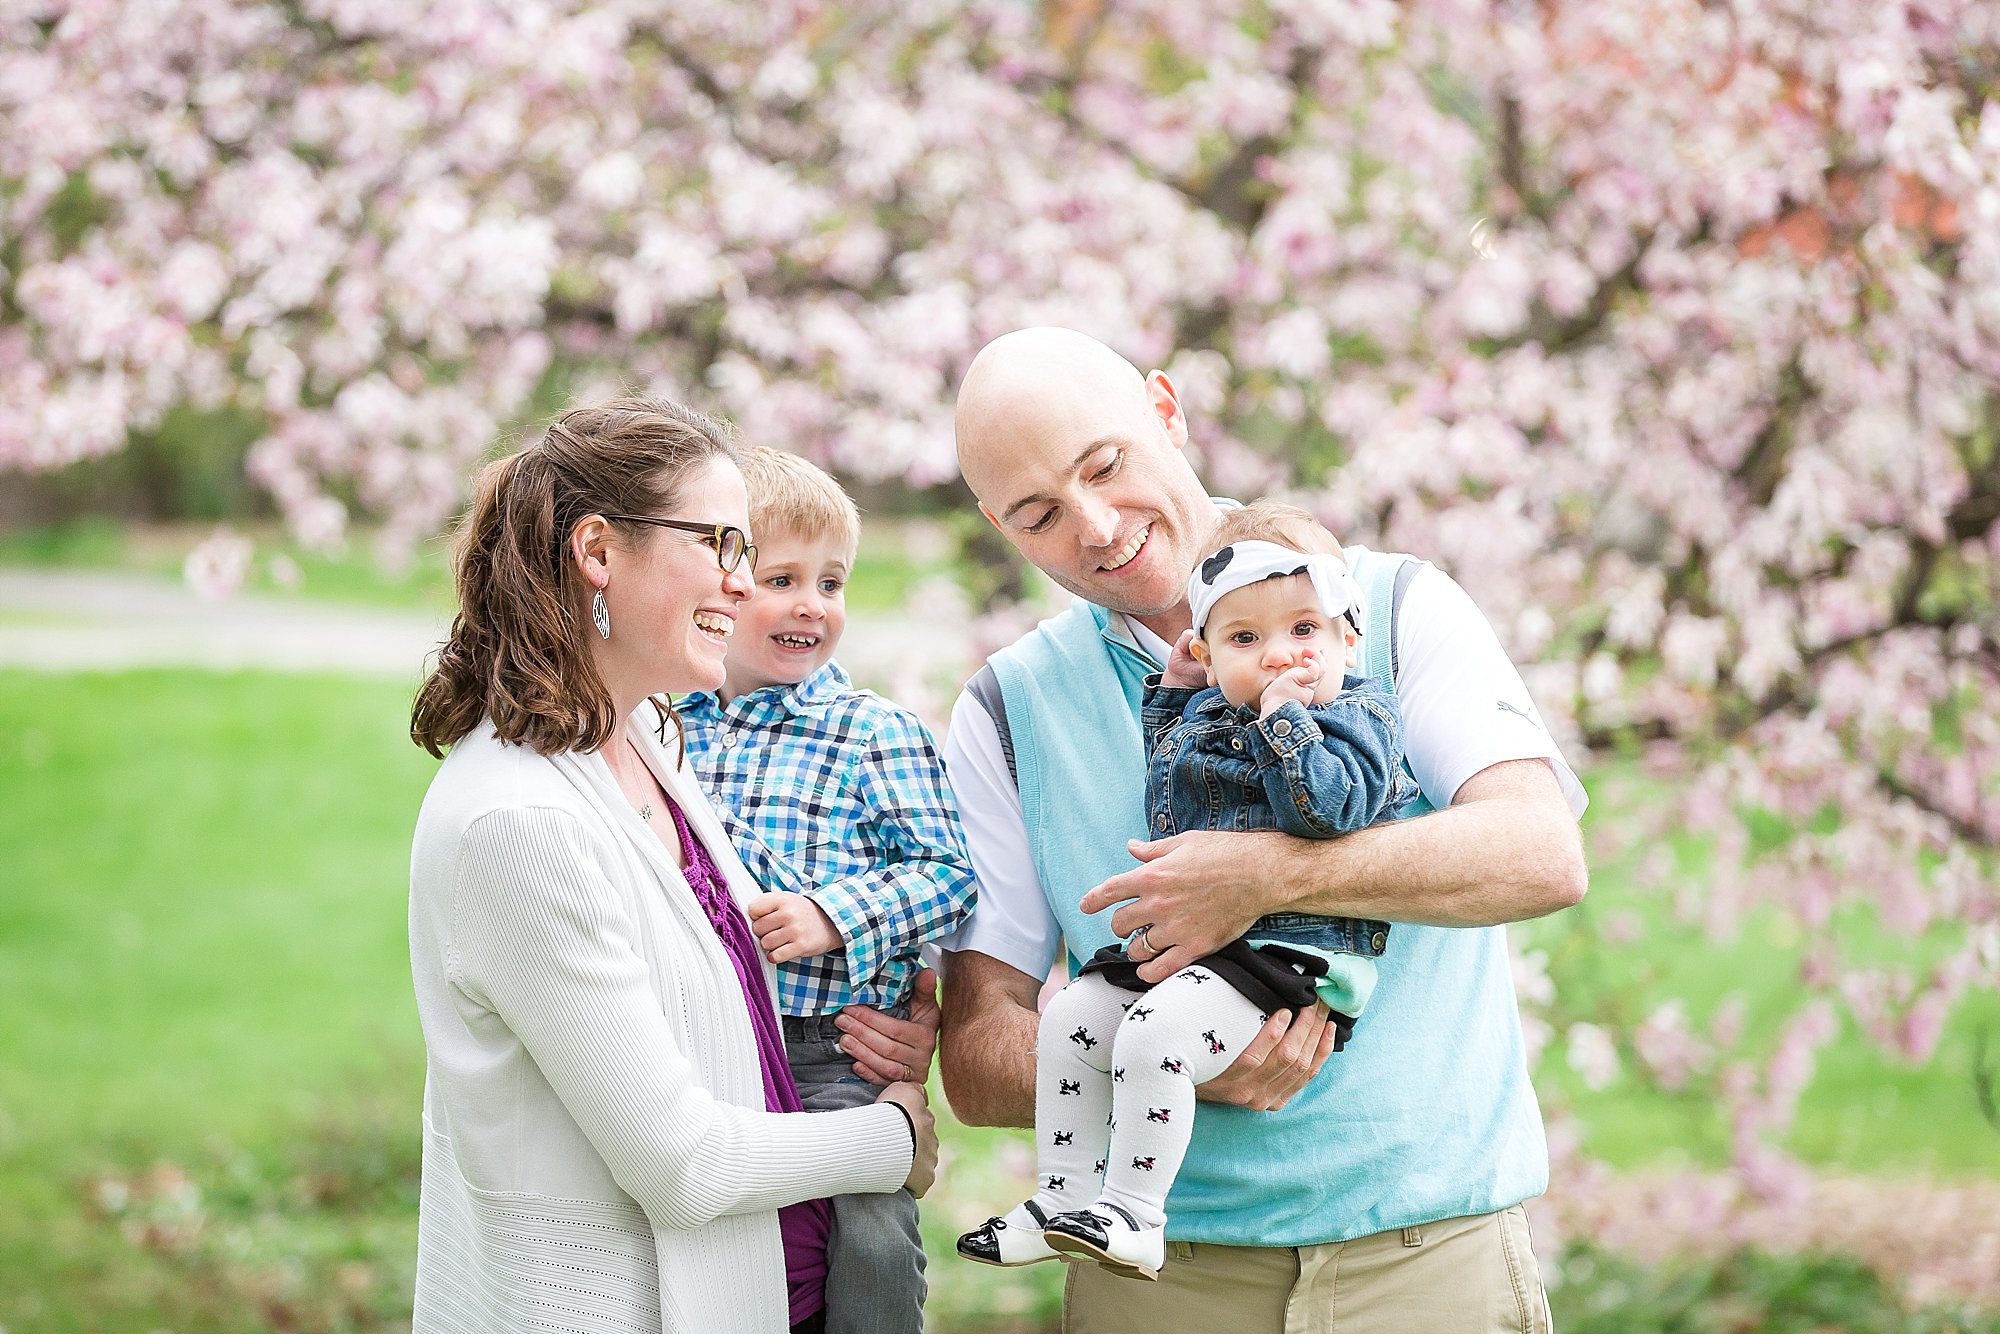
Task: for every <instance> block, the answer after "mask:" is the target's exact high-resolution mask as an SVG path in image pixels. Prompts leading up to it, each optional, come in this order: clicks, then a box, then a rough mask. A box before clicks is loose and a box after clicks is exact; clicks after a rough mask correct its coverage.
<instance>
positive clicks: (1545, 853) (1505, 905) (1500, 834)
mask: <svg viewBox="0 0 2000 1334" xmlns="http://www.w3.org/2000/svg"><path fill="white" fill-rule="evenodd" d="M1277 851H1278V874H1277V875H1276V876H1275V877H1273V888H1274V889H1275V891H1276V893H1277V894H1278V895H1279V897H1280V899H1281V902H1280V903H1279V904H1278V905H1277V909H1278V910H1282V911H1289V912H1306V913H1314V914H1318V915H1321V916H1330V917H1364V918H1380V919H1383V920H1386V921H1392V922H1414V923H1418V924H1421V925H1426V926H1491V925H1493V924H1495V923H1498V922H1518V921H1523V920H1526V919H1527V918H1531V917H1541V916H1544V915H1546V914H1548V913H1552V912H1555V911H1557V910H1559V909H1562V908H1567V907H1569V906H1571V905H1572V904H1575V903H1576V902H1578V901H1579V900H1580V899H1582V898H1583V894H1584V890H1585V887H1586V885H1587V874H1586V871H1585V868H1584V859H1583V845H1582V840H1581V839H1580V837H1579V836H1578V833H1577V827H1576V822H1575V820H1574V819H1573V818H1572V817H1571V815H1570V813H1569V807H1568V803H1567V802H1565V801H1564V800H1563V796H1562V790H1561V789H1560V788H1559V787H1558V786H1557V785H1556V781H1555V775H1554V774H1553V773H1551V772H1550V771H1549V768H1548V766H1547V765H1546V764H1544V763H1542V762H1541V761H1539V760H1516V761H1510V762H1509V763H1506V764H1500V765H1495V766H1494V767H1493V768H1491V769H1488V770H1485V771H1484V772H1482V773H1479V774H1476V775H1474V776H1473V777H1472V778H1470V779H1468V780H1466V783H1465V785H1464V787H1463V788H1461V789H1460V791H1459V794H1458V797H1457V799H1456V800H1455V801H1454V802H1453V803H1452V805H1451V806H1450V807H1448V808H1447V809H1445V810H1442V811H1437V812H1435V813H1433V814H1430V815H1425V816H1422V817H1420V818H1418V819H1414V820H1399V821H1395V822H1393V823H1390V824H1382V825H1376V826H1374V827H1373V828H1370V829H1364V830H1361V831H1359V832H1357V833H1353V834H1349V835H1347V836H1346V837H1344V838H1338V839H1331V840H1325V841H1313V840H1305V839H1288V840H1285V841H1284V843H1283V844H1282V845H1281V846H1280V848H1279V849H1278V850H1277Z"/></svg>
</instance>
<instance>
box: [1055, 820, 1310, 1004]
mask: <svg viewBox="0 0 2000 1334" xmlns="http://www.w3.org/2000/svg"><path fill="white" fill-rule="evenodd" d="M1300 841H1301V840H1298V839H1294V838H1292V837H1290V836H1289V835H1286V834H1280V833H1277V832H1275V831H1260V832H1257V833H1240V832H1237V831H1235V830H1191V831H1189V832H1188V833H1185V834H1175V835H1174V836H1173V837H1172V838H1163V839H1161V840H1160V841H1159V842H1157V843H1144V842H1141V841H1139V840H1138V839H1134V840H1132V841H1131V842H1130V843H1129V844H1127V845H1126V846H1127V847H1129V848H1130V849H1131V850H1132V855H1133V856H1134V857H1137V858H1138V859H1139V860H1140V861H1141V862H1144V863H1145V865H1143V866H1135V867H1133V868H1132V869H1131V870H1129V871H1124V872H1121V873H1120V874H1118V875H1114V876H1112V877H1111V878H1110V879H1109V880H1107V881H1105V882H1104V883H1103V884H1101V885H1099V886H1098V887H1097V888H1096V889H1093V890H1091V891H1090V892H1089V893H1088V894H1086V895H1084V896H1083V904H1082V907H1083V911H1085V912H1087V913H1091V912H1097V911H1100V910H1101V909H1104V908H1109V907H1111V906H1112V905H1113V904H1115V903H1124V904H1125V906H1124V907H1122V908H1120V909H1118V911H1117V912H1115V913H1113V914H1112V915H1111V930H1112V931H1113V933H1115V934H1116V935H1119V936H1130V935H1131V934H1132V933H1133V932H1134V931H1137V930H1138V929H1139V928H1140V927H1142V926H1148V925H1150V926H1151V928H1152V929H1151V930H1149V931H1147V932H1146V944H1147V945H1148V946H1149V947H1151V948H1153V949H1156V950H1159V951H1161V953H1160V954H1158V955H1156V956H1154V957H1151V958H1146V959H1138V963H1139V976H1140V977H1142V978H1144V979H1145V980H1146V981H1148V982H1160V981H1164V980H1165V979H1166V978H1168V977H1170V976H1172V975H1173V973H1175V972H1176V971H1178V970H1179V969H1182V968H1185V967H1187V966H1188V965H1189V964H1191V963H1193V962H1194V961H1195V960H1197V959H1199V958H1201V956H1202V955H1204V954H1213V953H1214V952H1215V951H1216V950H1219V949H1221V948H1222V947H1223V946H1224V945H1227V944H1228V943H1229V942H1230V941H1232V940H1234V939H1236V937H1238V936H1240V935H1242V934H1243V933H1244V932H1245V931H1247V930H1249V929H1250V924H1251V923H1252V922H1254V921H1256V920H1257V919H1258V918H1259V917H1261V916H1263V915H1264V914H1265V913H1266V912H1270V911H1273V910H1275V909H1276V908H1277V907H1278V906H1280V905H1279V902H1278V900H1276V899H1275V898H1273V897H1272V888H1273V886H1272V883H1271V882H1272V875H1271V869H1272V867H1273V866H1275V865H1277V863H1278V859H1279V858H1280V857H1281V856H1283V855H1284V854H1285V853H1286V852H1288V851H1289V850H1290V848H1291V846H1292V845H1293V844H1295V843H1298V842H1300ZM1127 899H1130V900H1131V902H1129V903H1126V902H1125V901H1126V900H1127ZM1137 957H1138V956H1136V955H1135V956H1134V958H1135V959H1137Z"/></svg>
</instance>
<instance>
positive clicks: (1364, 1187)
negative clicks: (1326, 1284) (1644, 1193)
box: [989, 547, 1548, 1246]
mask: <svg viewBox="0 0 2000 1334" xmlns="http://www.w3.org/2000/svg"><path fill="white" fill-rule="evenodd" d="M1347 556H1348V562H1349V568H1350V570H1351V571H1352V572H1353V574H1354V576H1355V578H1356V580H1357V581H1358V582H1359V583H1360V584H1361V587H1362V589H1363V591H1364V592H1365V593H1366V594H1367V597H1368V612H1367V619H1366V627H1367V631H1368V633H1366V634H1365V635H1364V636H1363V638H1362V657H1361V664H1360V671H1361V673H1362V674H1363V675H1365V676H1369V677H1372V678H1374V679H1375V680H1377V681H1380V682H1382V683H1383V684H1384V685H1386V686H1388V687H1389V688H1391V689H1393V688H1394V684H1395V682H1394V679H1393V677H1394V667H1395V663H1394V643H1393V641H1394V634H1393V626H1394V616H1395V611H1394V608H1395V600H1396V585H1397V575H1398V573H1399V572H1401V571H1402V570H1403V569H1404V567H1405V565H1406V564H1407V563H1409V562H1411V561H1412V558H1411V557H1408V556H1401V555H1392V554H1379V553H1375V552H1371V551H1368V550H1367V549H1365V548H1362V547H1349V548H1347ZM989 661H990V665H991V666H992V668H993V671H994V675H995V677H996V679H997V680H998V682H999V684H1000V691H1001V698H1002V701H1003V704H1004V706H1005V709H1006V713H1007V719H1006V722H1007V728H1008V732H1009V735H1010V737H1011V741H1012V745H1013V753H1014V764H1015V774H1016V781H1017V784H1018V786H1019V789H1020V795H1021V810H1022V816H1023V819H1024V821H1025V823H1026V826H1027V833H1028V843H1029V847H1030V849H1031V850H1032V853H1033V856H1034V860H1035V869H1036V872H1037V874H1038V875H1039V876H1040V879H1041V883H1042V888H1043V893H1044V894H1045V895H1046V896H1047V899H1048V903H1049V907H1050V910H1051V911H1052V912H1053V913H1054V915H1055V917H1056V920H1057V921H1058V922H1059V923H1060V925H1061V927H1062V931H1063V938H1064V945H1065V948H1066V950H1067V952H1068V955H1069V960H1070V968H1071V971H1072V972H1074V971H1075V969H1076V968H1077V967H1078V961H1079V960H1080V959H1085V958H1088V957H1090V955H1091V954H1093V953H1094V952H1095V951H1096V950H1098V949H1099V948H1100V947H1102V946H1105V945H1109V944H1112V943H1114V942H1115V940H1116V937H1115V936H1114V935H1113V933H1112V931H1111V927H1110V916H1111V910H1106V911H1104V912H1100V913H1094V914H1086V913H1084V912H1082V911H1081V910H1080V908H1079V906H1078V903H1079V900H1080V899H1081V898H1082V897H1083V895H1084V894H1085V893H1087V892H1089V891H1090V890H1091V889H1092V888H1094V887H1095V886H1097V885H1098V884H1100V883H1102V882H1103V881H1104V880H1106V879H1108V878H1109V877H1111V876H1112V875H1115V874H1117V873H1118V872H1120V871H1124V870H1127V869H1129V868H1131V867H1132V866H1134V865H1136V864H1137V863H1136V862H1135V860H1134V859H1133V857H1132V856H1131V854H1130V853H1129V852H1128V851H1127V849H1126V842H1127V840H1128V839H1134V838H1144V837H1146V812H1145V756H1144V742H1143V738H1142V736H1141V733H1140V729H1139V707H1140V695H1141V690H1142V685H1141V683H1142V681H1143V678H1144V677H1145V675H1146V674H1147V673H1149V672H1152V671H1157V670H1158V669H1159V664H1157V663H1154V662H1153V661H1152V660H1151V659H1150V658H1148V657H1147V656H1146V655H1145V654H1144V653H1143V652H1141V651H1140V649H1139V648H1138V646H1137V645H1136V644H1135V643H1133V642H1132V640H1131V638H1130V635H1129V634H1128V633H1127V632H1126V631H1125V629H1124V626H1123V623H1122V622H1121V621H1120V620H1118V619H1117V618H1115V617H1113V616H1112V615H1111V614H1110V613H1109V612H1107V611H1105V610H1104V609H1103V608H1101V607H1096V606H1092V605H1090V604H1089V603H1085V602H1082V601H1079V602H1077V603H1076V604H1075V605H1073V606H1072V607H1071V608H1070V609H1069V610H1068V611H1066V612H1064V613H1062V614H1061V615H1059V616H1056V617H1054V618H1052V619H1050V620H1048V621H1045V622H1043V623H1042V624H1041V625H1040V626H1037V627H1036V628H1035V629H1034V630H1032V631H1030V632H1029V633H1028V634H1027V635H1025V636H1023V637H1022V638H1021V639H1020V640H1018V641H1016V642H1015V643H1014V644H1012V645H1010V646H1008V647H1007V648H1005V649H1002V650H1001V651H1000V652H999V653H997V654H995V655H994V656H993V657H992V658H991V659H990V660H989ZM1121 705H1122V706H1123V707H1120V706H1121ZM1429 809H1431V808H1430V805H1429V803H1428V801H1427V800H1424V799H1419V800H1418V801H1417V802H1415V803H1413V804H1412V805H1411V806H1409V807H1407V808H1406V810H1405V818H1408V817H1410V816H1414V815H1419V814H1422V813H1424V812H1425V811H1428V810H1429ZM1377 971H1378V982H1377V986H1376V989H1375V992H1374V995H1373V997H1372V998H1370V1000H1369V1004H1368V1013H1367V1017H1366V1018H1365V1020H1364V1021H1363V1022H1362V1023H1360V1024H1358V1025H1357V1026H1356V1029H1355V1033H1354V1037H1353V1038H1352V1039H1351V1040H1350V1041H1349V1043H1348V1046H1347V1050H1346V1051H1344V1052H1340V1053H1337V1054H1336V1055H1335V1056H1333V1057H1332V1058H1331V1059H1330V1060H1329V1061H1328V1062H1327V1064H1326V1066H1325V1067H1324V1068H1323V1069H1322V1070H1321V1071H1320V1074H1319V1076H1318V1077H1317V1078H1315V1079H1314V1080H1313V1082H1312V1083H1311V1084H1310V1085H1308V1086H1307V1087H1306V1088H1305V1089H1304V1090H1303V1091H1302V1092H1301V1093H1300V1094H1299V1095H1298V1096H1297V1097H1295V1098H1293V1099H1292V1101H1291V1102H1290V1103H1289V1104H1288V1105H1287V1106H1286V1107H1284V1108H1283V1109H1281V1110H1279V1111H1276V1112H1252V1111H1248V1110H1246V1109H1244V1108H1240V1107H1227V1106H1222V1105H1218V1104H1210V1103H1203V1104H1201V1107H1200V1110H1199V1112H1198V1114H1197V1116H1196V1118H1195V1127H1194V1137H1193V1141H1192V1144H1191V1146H1190V1148H1189V1152H1188V1157H1187V1160H1186V1162H1185V1164H1184V1165H1183V1167H1182V1169H1181V1173H1180V1176H1179V1177H1178V1178H1177V1179H1176V1181H1175V1183H1174V1189H1173V1193H1172V1194H1171V1195H1170V1196H1169V1197H1168V1201H1167V1207H1168V1215H1169V1222H1168V1235H1169V1236H1171V1237H1173V1238H1175V1239H1177V1240H1186V1241H1194V1242H1208V1243H1215V1244H1222V1245H1266V1246H1302V1245H1316V1244H1319V1243H1322V1242H1329V1241H1343V1240H1348V1239H1351V1238H1354V1237H1361V1236H1367V1235H1369V1234H1371V1233H1374V1232H1380V1231H1383V1230H1385V1229H1387V1228H1392V1227H1408V1226H1411V1225H1414V1224H1418V1223H1425V1222H1434V1221H1436V1220H1438V1219H1443V1218H1454V1217H1460V1216H1463V1215H1467V1214H1476V1213H1488V1212H1492V1211H1493V1210H1496V1209H1504V1208H1507V1207H1509V1206H1511V1205H1514V1204H1518V1203H1519V1202H1520V1201H1522V1200H1523V1199H1526V1198H1528V1197H1529V1196H1531V1195H1536V1194H1539V1193H1541V1192H1542V1191H1543V1190H1544V1189H1546V1187H1547V1184H1548V1151H1547V1146H1546V1143H1545V1141H1544V1139H1543V1133H1542V1122H1541V1111H1540V1108H1539V1107H1538V1106H1537V1105H1536V1102H1535V1096H1534V1089H1533V1086H1532V1085H1531V1084H1530V1083H1529V1082H1528V1074H1527V1066H1526V1060H1525V1057H1524V1054H1523V1051H1522V1046H1521V1028H1520V1020H1519V1015H1518V1012H1517V1010H1516V1007H1515V1000H1514V991H1513V983H1512V978H1511V973H1510V970H1509V966H1508V961H1507V949H1506V936H1505V932H1504V930H1503V929H1502V928H1500V927H1486V928H1478V929H1447V928H1441V927H1424V926H1412V925H1400V926H1397V927H1396V929H1395V930H1394V931H1393V932H1392V933H1391V935H1390V937H1389V949H1388V953H1387V954H1385V955H1384V956H1383V957H1382V959H1380V960H1379V961H1378V964H1377Z"/></svg>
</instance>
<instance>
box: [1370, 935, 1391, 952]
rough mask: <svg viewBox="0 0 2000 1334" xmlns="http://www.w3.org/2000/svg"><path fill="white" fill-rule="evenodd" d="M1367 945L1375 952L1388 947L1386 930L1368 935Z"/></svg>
mask: <svg viewBox="0 0 2000 1334" xmlns="http://www.w3.org/2000/svg"><path fill="white" fill-rule="evenodd" d="M1368 946H1369V948H1370V949H1372V950H1374V951H1375V952H1376V953H1377V954H1380V953H1381V952H1382V951H1383V950H1385V949H1388V948H1389V933H1388V932H1387V931H1377V932H1376V933H1375V934H1374V935H1372V936H1370V937H1368Z"/></svg>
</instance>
